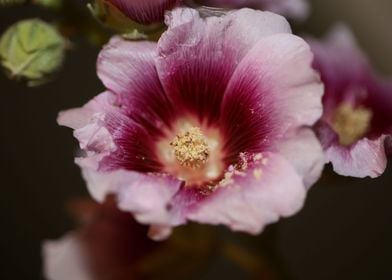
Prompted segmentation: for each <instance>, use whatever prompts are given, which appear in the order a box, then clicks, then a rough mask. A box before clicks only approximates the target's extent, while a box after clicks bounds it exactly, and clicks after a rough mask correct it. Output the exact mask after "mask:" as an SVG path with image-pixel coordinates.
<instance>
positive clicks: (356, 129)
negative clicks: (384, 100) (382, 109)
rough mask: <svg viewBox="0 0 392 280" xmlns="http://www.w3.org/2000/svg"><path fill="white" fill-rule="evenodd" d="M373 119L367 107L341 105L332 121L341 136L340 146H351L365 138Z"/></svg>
mask: <svg viewBox="0 0 392 280" xmlns="http://www.w3.org/2000/svg"><path fill="white" fill-rule="evenodd" d="M372 117H373V114H372V111H370V110H369V109H367V108H365V107H357V108H354V106H352V105H351V104H342V105H340V106H339V107H338V108H337V110H336V111H335V115H334V117H333V120H332V127H333V129H334V130H335V132H336V133H337V134H338V136H339V142H340V144H342V145H344V146H349V145H351V144H354V143H355V142H356V141H358V140H359V139H361V138H362V137H364V136H365V135H366V133H367V132H368V131H369V128H370V124H371V120H372Z"/></svg>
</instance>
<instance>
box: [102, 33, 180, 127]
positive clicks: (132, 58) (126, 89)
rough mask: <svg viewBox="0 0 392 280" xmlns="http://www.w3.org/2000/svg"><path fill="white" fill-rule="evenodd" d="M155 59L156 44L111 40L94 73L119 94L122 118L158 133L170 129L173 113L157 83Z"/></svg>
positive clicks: (160, 86)
mask: <svg viewBox="0 0 392 280" xmlns="http://www.w3.org/2000/svg"><path fill="white" fill-rule="evenodd" d="M155 56H156V44H155V43H151V42H129V41H125V40H123V39H121V38H119V37H114V38H113V39H112V40H111V41H110V42H109V44H107V45H106V46H105V48H104V49H103V50H102V51H101V53H100V55H99V57H98V62H97V68H98V69H97V71H98V76H99V77H100V79H101V80H102V82H103V83H104V85H105V86H106V87H107V88H108V89H110V90H112V91H113V92H115V93H117V94H118V97H117V99H118V100H117V103H119V104H121V110H122V111H123V112H124V114H126V115H128V116H130V117H132V118H133V120H134V121H136V122H138V123H139V124H141V125H142V126H144V127H146V128H149V129H151V130H153V132H154V133H159V131H161V130H162V127H163V126H165V125H166V126H167V125H169V123H170V121H171V119H172V118H173V112H175V110H174V108H173V106H172V105H171V104H170V103H169V102H168V99H167V96H166V94H165V92H164V91H163V88H162V85H161V83H160V81H159V78H158V74H157V71H156V67H155V61H154V57H155Z"/></svg>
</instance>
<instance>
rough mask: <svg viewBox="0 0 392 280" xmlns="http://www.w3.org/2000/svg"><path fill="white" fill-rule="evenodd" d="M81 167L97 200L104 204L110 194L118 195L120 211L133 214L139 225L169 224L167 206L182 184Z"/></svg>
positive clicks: (121, 172)
mask: <svg viewBox="0 0 392 280" xmlns="http://www.w3.org/2000/svg"><path fill="white" fill-rule="evenodd" d="M81 167H82V170H83V176H84V179H85V180H86V182H87V187H88V189H89V191H90V193H91V195H92V196H93V197H94V199H96V200H98V201H100V202H102V201H104V199H105V197H106V196H107V195H108V194H115V195H116V196H117V199H118V206H119V208H120V209H121V210H124V211H128V212H131V213H133V215H134V217H135V219H136V220H138V221H139V222H140V223H144V224H165V223H167V220H168V205H169V202H170V201H171V199H172V197H173V196H174V195H175V194H176V193H177V192H178V190H179V189H180V187H181V185H182V182H181V181H179V180H177V179H174V178H172V177H170V176H167V175H153V174H149V175H146V174H142V173H139V172H133V171H125V170H118V171H113V172H101V171H99V172H98V171H95V170H93V169H90V168H86V167H84V166H81ZM83 167H84V168H83Z"/></svg>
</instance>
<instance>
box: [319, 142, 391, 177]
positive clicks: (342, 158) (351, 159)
mask: <svg viewBox="0 0 392 280" xmlns="http://www.w3.org/2000/svg"><path fill="white" fill-rule="evenodd" d="M384 142H385V135H382V136H380V137H378V138H377V139H374V140H371V139H368V138H363V139H361V140H359V141H357V142H356V143H355V144H353V145H352V146H350V147H345V146H341V145H339V144H334V145H331V146H330V147H329V148H328V149H327V150H326V151H325V154H326V159H327V161H328V162H331V163H332V166H333V169H334V171H335V172H336V173H338V174H340V175H343V176H352V177H358V178H364V177H366V176H369V177H371V178H375V177H378V176H380V175H381V174H382V173H383V172H384V170H385V168H386V165H387V158H386V155H385V147H384Z"/></svg>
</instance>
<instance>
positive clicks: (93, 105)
mask: <svg viewBox="0 0 392 280" xmlns="http://www.w3.org/2000/svg"><path fill="white" fill-rule="evenodd" d="M114 102H115V96H114V95H113V93H111V92H109V91H107V92H104V93H101V94H99V95H98V96H96V97H95V98H94V99H92V100H91V101H89V102H88V103H87V104H86V105H84V106H83V107H81V108H75V109H70V110H67V111H62V112H60V113H59V116H58V118H57V123H58V124H59V125H63V126H67V127H70V128H73V129H78V128H82V127H84V126H86V125H87V124H89V123H90V122H91V120H92V119H93V118H94V115H95V114H102V113H104V112H106V111H108V110H109V108H111V107H113V106H114Z"/></svg>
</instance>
